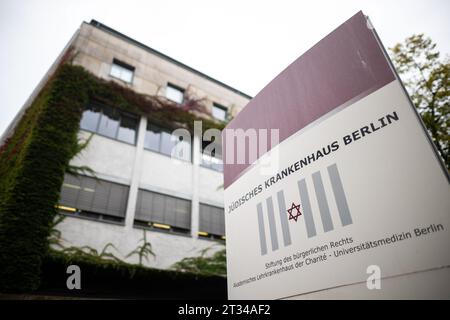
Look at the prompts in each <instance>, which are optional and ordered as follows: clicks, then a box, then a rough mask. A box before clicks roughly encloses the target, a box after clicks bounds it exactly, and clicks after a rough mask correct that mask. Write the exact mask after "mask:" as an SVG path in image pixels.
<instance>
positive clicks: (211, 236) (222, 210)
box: [198, 202, 226, 240]
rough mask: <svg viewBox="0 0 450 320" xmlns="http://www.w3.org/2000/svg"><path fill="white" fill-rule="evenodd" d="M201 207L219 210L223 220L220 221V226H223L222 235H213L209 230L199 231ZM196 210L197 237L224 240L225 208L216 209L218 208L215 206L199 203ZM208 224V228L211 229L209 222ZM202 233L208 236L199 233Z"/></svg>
mask: <svg viewBox="0 0 450 320" xmlns="http://www.w3.org/2000/svg"><path fill="white" fill-rule="evenodd" d="M202 206H203V207H207V208H212V209H214V210H217V209H218V210H220V211H221V212H222V213H223V215H222V218H223V220H222V221H223V224H222V226H223V234H214V233H211V232H210V230H202V229H201V224H202V220H201V218H202ZM198 208H199V214H198V231H199V233H200V234H199V236H200V237H201V238H204V239H214V240H224V238H223V237H225V231H226V228H225V208H221V207H218V206H215V205H211V204H207V203H204V202H199V206H198ZM208 224H209V227H210V228H211V226H212V222H211V220H210V221H209V223H208ZM203 232H205V233H207V234H208V235H207V236H203V235H201V233H203Z"/></svg>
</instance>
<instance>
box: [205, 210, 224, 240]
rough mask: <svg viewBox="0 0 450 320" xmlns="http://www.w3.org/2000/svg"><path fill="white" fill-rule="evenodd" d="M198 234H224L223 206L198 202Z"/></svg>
mask: <svg viewBox="0 0 450 320" xmlns="http://www.w3.org/2000/svg"><path fill="white" fill-rule="evenodd" d="M199 217H200V221H199V234H200V235H202V236H205V237H212V238H222V237H223V236H225V213H224V210H223V208H219V207H214V206H210V205H207V204H203V203H200V216H199Z"/></svg>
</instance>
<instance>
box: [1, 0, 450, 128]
mask: <svg viewBox="0 0 450 320" xmlns="http://www.w3.org/2000/svg"><path fill="white" fill-rule="evenodd" d="M359 10H363V12H364V13H365V14H366V15H368V16H369V17H370V18H371V21H372V22H373V24H374V26H375V28H376V29H377V31H378V33H379V35H380V38H381V40H382V41H383V43H384V45H385V46H386V47H391V46H393V45H394V44H395V43H397V42H400V41H402V40H403V39H405V38H406V37H408V36H410V35H412V34H414V33H425V34H426V35H428V36H430V37H431V38H432V39H433V40H434V41H435V42H437V44H438V48H439V49H440V51H441V52H442V53H443V54H449V53H450V19H449V14H450V1H449V0H352V1H351V0H340V1H336V0H327V1H325V0H309V1H300V0H297V1H284V0H273V1H263V0H260V1H246V0H237V1H236V0H224V1H215V0H206V1H197V0H193V1H188V0H184V1H171V0H160V1H156V0H155V1H153V0H126V1H124V0H122V1H113V0H105V1H103V0H0V44H1V50H0V74H1V78H0V96H1V101H2V104H1V107H0V110H1V114H0V134H1V133H3V131H4V130H5V129H6V127H7V125H8V124H9V123H10V122H11V120H12V118H13V117H14V116H15V114H16V113H17V111H18V110H19V109H20V108H21V107H22V105H23V103H24V102H25V100H26V99H27V97H28V96H29V95H30V93H31V92H32V90H33V89H34V88H35V86H36V85H37V84H38V82H39V80H40V79H41V78H42V77H43V76H44V74H45V72H46V71H47V70H48V68H49V67H50V65H51V63H52V62H53V61H54V60H55V59H56V57H57V55H58V54H59V53H60V52H61V50H62V49H63V48H64V46H65V44H66V43H67V42H68V41H69V39H70V37H71V36H72V35H73V33H74V32H75V31H76V29H77V28H78V27H79V26H80V24H81V23H82V21H87V22H89V21H90V20H91V19H96V20H98V21H100V22H102V23H103V24H106V25H108V26H110V27H112V28H114V29H116V30H118V31H120V32H122V33H124V34H126V35H128V36H129V37H131V38H134V39H136V40H138V41H140V42H142V43H144V44H146V45H148V46H150V47H152V48H154V49H156V50H159V51H161V52H163V53H165V54H167V55H169V56H171V57H173V58H175V59H177V60H179V61H181V62H183V63H185V64H187V65H189V66H191V67H193V68H195V69H197V70H199V71H202V72H204V73H206V74H208V75H210V76H212V77H213V78H216V79H218V80H220V81H222V82H225V83H226V84H229V85H231V86H232V87H235V88H236V89H239V90H241V91H243V92H245V93H247V94H249V95H252V96H254V95H256V94H257V93H258V92H259V90H261V89H262V88H263V87H264V86H265V85H266V84H267V83H268V82H269V81H270V80H272V79H273V78H274V77H275V76H276V75H277V74H278V73H280V72H281V71H282V70H283V69H284V68H285V67H287V66H288V65H289V64H290V63H291V62H293V61H294V60H295V59H296V58H297V57H299V56H300V55H301V54H302V53H304V52H305V51H306V50H308V49H309V48H310V47H311V46H313V45H314V44H315V43H316V42H318V41H319V40H320V39H321V38H323V37H324V36H326V35H327V34H328V33H330V32H331V31H333V30H334V29H335V28H336V27H338V26H339V25H340V24H341V23H343V22H344V21H345V20H347V19H348V18H350V17H351V16H352V15H353V14H355V13H356V12H358V11H359Z"/></svg>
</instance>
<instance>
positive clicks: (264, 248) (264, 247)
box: [256, 203, 267, 256]
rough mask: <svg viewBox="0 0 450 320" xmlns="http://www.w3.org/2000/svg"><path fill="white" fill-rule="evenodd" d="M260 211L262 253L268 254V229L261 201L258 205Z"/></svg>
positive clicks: (259, 223)
mask: <svg viewBox="0 0 450 320" xmlns="http://www.w3.org/2000/svg"><path fill="white" fill-rule="evenodd" d="M256 208H257V211H258V225H259V243H260V245H261V255H262V256H263V255H265V254H267V241H266V230H265V229H264V217H263V209H262V205H261V203H258V205H257V206H256Z"/></svg>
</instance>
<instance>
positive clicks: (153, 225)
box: [2, 20, 251, 268]
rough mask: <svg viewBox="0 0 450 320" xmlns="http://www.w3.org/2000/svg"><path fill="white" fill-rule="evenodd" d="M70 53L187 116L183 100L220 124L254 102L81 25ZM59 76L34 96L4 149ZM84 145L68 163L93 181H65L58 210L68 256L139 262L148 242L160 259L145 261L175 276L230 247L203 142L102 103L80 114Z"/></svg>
mask: <svg viewBox="0 0 450 320" xmlns="http://www.w3.org/2000/svg"><path fill="white" fill-rule="evenodd" d="M69 47H70V48H71V50H72V49H73V50H74V52H75V54H74V56H73V62H72V63H73V64H75V65H80V66H82V67H84V68H85V69H87V70H88V71H89V72H91V73H92V74H93V75H95V76H96V77H98V78H101V79H105V80H108V81H114V82H116V83H118V84H120V85H121V86H124V87H126V88H128V89H131V90H132V91H134V92H136V93H139V94H143V95H150V96H161V97H164V98H166V99H168V100H169V101H172V102H173V103H176V104H178V105H179V106H180V107H183V105H184V103H185V100H186V99H191V101H196V102H200V103H201V105H202V106H203V107H204V108H206V111H207V113H206V114H207V117H209V118H211V119H213V120H214V121H217V122H225V121H227V120H228V119H229V118H230V117H233V116H234V115H235V114H236V113H237V112H239V110H241V109H242V108H243V107H244V106H245V105H246V104H247V103H248V101H249V100H250V99H251V97H249V96H248V95H246V94H244V93H242V92H240V91H238V90H236V89H233V88H231V87H229V86H227V85H225V84H223V83H221V82H219V81H217V80H215V79H213V78H211V77H209V76H207V75H205V74H203V73H201V72H199V71H197V70H195V69H192V68H190V67H188V66H186V65H184V64H182V63H180V62H178V61H176V60H174V59H172V58H170V57H168V56H166V55H164V54H162V53H160V52H158V51H156V50H154V49H152V48H149V47H147V46H145V45H143V44H141V43H139V42H137V41H135V40H133V39H131V38H129V37H127V36H125V35H123V34H121V33H119V32H117V31H115V30H113V29H111V28H109V27H107V26H105V25H103V24H101V23H99V22H97V21H94V20H92V21H91V22H90V23H83V24H82V25H81V27H80V28H79V30H78V31H77V32H76V33H75V34H74V36H73V37H72V39H71V40H70V42H69V44H68V46H67V48H66V49H65V51H66V50H68V48H69ZM63 55H64V52H63V53H62V54H61V57H62V56H63ZM56 65H57V63H55V66H56ZM53 68H56V67H53ZM52 72H53V71H52V70H50V71H49V73H48V75H47V76H46V77H45V78H44V79H43V80H42V82H41V84H40V85H39V87H38V88H36V90H35V93H33V94H32V95H31V97H30V98H29V101H28V102H27V103H26V104H25V106H24V108H23V109H22V110H21V112H19V114H18V115H17V117H16V119H15V120H14V121H13V123H12V124H11V125H10V127H9V128H8V129H7V131H6V132H5V134H4V136H3V137H2V140H3V141H4V140H5V138H7V137H8V135H9V134H11V132H12V131H13V129H14V126H15V123H17V122H18V121H19V119H20V117H21V114H23V112H24V111H25V110H26V107H27V105H28V104H29V103H30V102H31V101H33V100H34V99H35V97H36V95H37V92H38V91H39V90H40V87H42V86H43V85H45V83H46V82H47V80H48V78H49V77H50V76H51V74H52ZM193 97H195V98H193ZM79 138H80V139H84V140H89V143H88V145H87V147H86V149H85V150H83V151H82V152H81V153H80V154H79V155H77V156H76V157H75V158H73V159H72V160H71V163H70V164H71V165H72V166H77V167H88V168H90V169H91V170H92V171H93V173H89V171H85V173H84V174H82V175H80V176H78V177H75V176H72V175H69V174H66V176H65V179H64V183H63V185H62V188H61V197H60V201H59V205H58V208H59V210H60V213H61V214H63V215H64V216H65V219H64V220H63V221H62V222H61V223H60V224H59V225H58V226H57V228H58V229H59V230H60V231H61V236H62V245H63V246H64V247H79V248H81V247H84V246H88V247H91V248H93V249H96V250H97V251H99V252H101V251H102V250H103V248H105V246H107V245H108V244H113V245H114V248H112V247H110V248H109V252H111V253H113V254H114V255H115V256H117V257H119V258H120V259H122V260H124V261H127V262H131V263H136V262H137V261H138V257H137V256H136V255H134V256H128V257H127V255H128V254H129V253H130V252H132V251H133V250H134V249H136V248H137V246H138V245H139V244H142V240H143V238H144V233H145V237H146V240H147V241H148V242H150V243H151V245H152V250H153V252H154V254H155V256H154V257H151V258H150V259H149V260H148V261H143V262H144V263H145V264H146V265H148V266H152V267H156V268H169V267H170V266H172V265H173V264H174V263H175V262H177V261H180V260H182V259H183V258H185V257H192V256H199V255H200V254H201V252H202V250H204V249H207V248H211V251H212V252H213V251H215V250H217V249H219V248H221V247H223V245H224V240H225V223H224V211H223V190H222V185H223V174H222V164H221V159H220V153H221V152H220V150H219V149H218V151H215V153H213V154H212V155H206V154H204V153H203V152H202V151H203V149H204V148H205V147H206V145H207V143H205V142H204V141H203V140H202V137H201V136H198V135H193V136H192V137H188V138H183V140H182V141H180V139H179V137H177V136H175V135H174V134H173V133H172V130H170V129H168V128H164V127H162V126H160V125H158V124H156V123H155V122H154V121H153V119H152V117H151V115H150V116H148V117H146V116H142V115H141V116H139V115H137V114H133V113H128V112H124V111H119V110H117V109H115V108H111V107H110V106H108V105H104V104H101V103H95V102H92V103H90V104H89V105H88V106H86V108H85V110H84V111H83V115H82V118H81V122H80V131H79Z"/></svg>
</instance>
